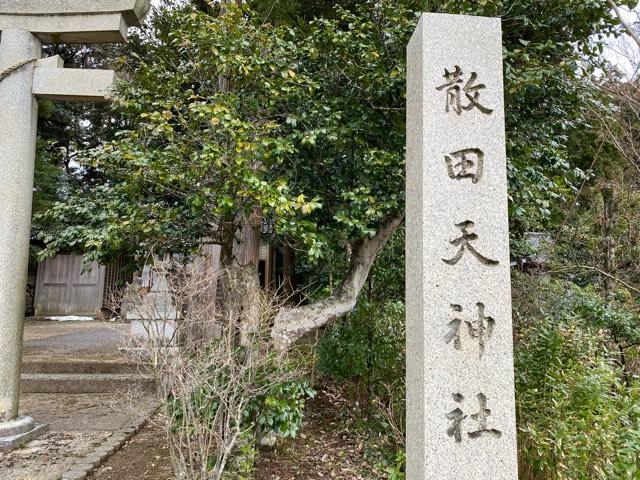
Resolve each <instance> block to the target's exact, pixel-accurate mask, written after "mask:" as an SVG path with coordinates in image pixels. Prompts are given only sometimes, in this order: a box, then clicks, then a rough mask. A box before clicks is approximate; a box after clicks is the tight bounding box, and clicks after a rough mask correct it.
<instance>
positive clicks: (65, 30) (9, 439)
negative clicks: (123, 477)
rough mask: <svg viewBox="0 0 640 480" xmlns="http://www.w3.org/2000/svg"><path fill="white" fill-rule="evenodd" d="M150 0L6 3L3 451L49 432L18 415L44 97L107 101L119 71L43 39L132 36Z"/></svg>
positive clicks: (1, 125)
mask: <svg viewBox="0 0 640 480" xmlns="http://www.w3.org/2000/svg"><path fill="white" fill-rule="evenodd" d="M148 10H149V0H100V1H98V2H91V1H86V0H0V30H1V31H2V37H1V38H0V132H1V133H0V451H2V450H6V449H9V448H13V447H15V446H17V445H19V444H20V443H24V442H25V441H27V440H29V439H31V438H33V436H34V435H35V434H37V433H38V432H41V431H42V426H41V425H37V424H35V423H34V422H33V420H32V419H30V418H29V417H20V418H18V404H19V402H18V400H19V392H20V367H21V357H22V330H23V323H24V308H25V298H26V297H25V292H26V283H27V265H28V260H29V235H30V230H31V201H32V196H33V173H34V165H35V147H36V129H37V119H38V103H37V98H39V97H41V98H49V99H56V100H74V101H88V100H92V101H96V100H106V96H107V94H108V92H109V90H110V89H111V88H112V87H113V82H114V72H110V71H90V70H71V69H69V70H67V69H63V68H62V67H63V65H62V61H61V59H60V58H59V57H52V58H47V59H41V58H40V56H41V44H42V43H43V42H44V43H78V42H80V43H84V42H92V43H97V42H118V41H120V42H121V41H124V40H125V39H126V36H127V29H128V28H129V27H130V26H137V25H140V22H141V21H142V18H143V17H144V15H145V14H146V13H147V11H148Z"/></svg>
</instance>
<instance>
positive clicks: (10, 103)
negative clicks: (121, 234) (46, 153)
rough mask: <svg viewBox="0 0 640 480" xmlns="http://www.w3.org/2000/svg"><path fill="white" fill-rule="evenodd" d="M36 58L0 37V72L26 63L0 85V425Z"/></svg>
mask: <svg viewBox="0 0 640 480" xmlns="http://www.w3.org/2000/svg"><path fill="white" fill-rule="evenodd" d="M38 58H40V40H38V38H37V37H36V36H35V35H33V34H32V33H30V32H27V31H25V30H4V31H3V32H2V38H1V40H0V72H2V71H5V70H6V69H8V68H10V67H13V66H16V65H21V64H22V63H24V62H28V63H25V64H24V65H23V66H21V67H19V68H18V69H17V70H15V71H14V72H13V73H12V74H11V75H9V76H7V77H6V78H5V79H4V80H3V81H0V106H1V108H0V129H1V132H0V219H2V221H1V222H0V379H1V381H0V423H2V422H6V421H9V420H13V419H15V418H16V417H17V416H18V395H19V392H20V366H21V357H22V329H23V324H24V309H25V292H26V285H27V267H28V265H29V235H30V230H31V198H32V196H33V170H34V165H35V149H36V127H37V120H38V104H37V102H36V99H35V97H34V96H33V95H32V93H31V88H32V79H33V70H34V67H35V61H36V59H38ZM1 433H2V432H1V430H0V436H2V435H1Z"/></svg>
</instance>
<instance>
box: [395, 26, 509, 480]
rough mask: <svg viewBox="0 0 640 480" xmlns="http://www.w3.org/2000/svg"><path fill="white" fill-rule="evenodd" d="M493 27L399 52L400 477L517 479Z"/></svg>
mask: <svg viewBox="0 0 640 480" xmlns="http://www.w3.org/2000/svg"><path fill="white" fill-rule="evenodd" d="M502 75H503V72H502V38H501V24H500V19H498V18H484V17H471V16H459V15H445V14H423V16H422V18H421V20H420V22H419V24H418V27H417V29H416V32H415V33H414V35H413V38H412V39H411V42H410V44H409V47H408V87H407V88H408V93H407V480H442V479H455V480H516V479H517V478H518V469H517V449H516V422H515V401H514V378H513V340H512V319H511V280H510V258H509V231H508V217H507V176H506V153H505V130H504V128H505V127H504V98H503V76H502Z"/></svg>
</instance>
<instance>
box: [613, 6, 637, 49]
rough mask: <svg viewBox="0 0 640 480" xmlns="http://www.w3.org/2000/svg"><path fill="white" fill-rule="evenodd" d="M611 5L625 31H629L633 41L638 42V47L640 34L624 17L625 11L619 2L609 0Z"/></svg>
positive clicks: (628, 33)
mask: <svg viewBox="0 0 640 480" xmlns="http://www.w3.org/2000/svg"><path fill="white" fill-rule="evenodd" d="M609 5H611V8H613V11H614V12H615V14H616V16H617V17H618V20H620V23H621V24H622V26H623V27H624V29H625V31H626V32H627V35H629V36H630V37H631V38H632V39H633V41H634V42H636V44H637V45H638V47H640V36H639V35H638V33H637V32H636V31H635V30H634V29H633V27H632V26H631V25H630V24H629V22H628V21H627V19H626V18H624V13H623V12H622V9H621V8H620V7H619V6H618V4H617V3H616V2H615V1H614V0H609Z"/></svg>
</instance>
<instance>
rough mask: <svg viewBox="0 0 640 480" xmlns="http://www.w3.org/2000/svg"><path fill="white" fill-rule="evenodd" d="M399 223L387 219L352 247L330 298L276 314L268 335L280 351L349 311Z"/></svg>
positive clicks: (399, 220) (399, 217)
mask: <svg viewBox="0 0 640 480" xmlns="http://www.w3.org/2000/svg"><path fill="white" fill-rule="evenodd" d="M403 222H404V216H403V215H400V214H398V215H396V216H394V217H391V218H389V219H388V220H387V221H386V223H385V224H384V225H383V226H382V227H381V229H380V230H379V231H378V233H376V235H375V236H374V237H373V238H363V239H360V240H358V241H357V242H355V243H354V244H353V245H352V253H351V261H350V263H349V270H348V271H347V275H346V278H345V280H344V282H343V283H342V284H341V285H340V286H339V287H338V288H337V289H336V291H335V292H334V293H333V294H332V295H331V296H330V297H328V298H325V299H323V300H320V301H318V302H316V303H313V304H311V305H303V306H300V307H295V308H290V309H283V310H281V311H280V313H278V315H277V316H276V318H275V322H274V326H273V329H272V331H271V335H272V337H273V338H274V340H275V341H276V343H277V345H278V347H279V348H280V349H281V350H286V349H288V348H289V347H291V345H293V343H294V342H295V341H296V340H298V339H300V338H301V337H303V336H304V335H305V334H307V333H309V332H311V331H313V330H315V329H317V328H320V327H322V326H324V325H326V324H328V323H330V322H333V321H334V320H337V319H338V318H341V317H343V316H344V315H346V314H347V313H349V312H350V311H351V310H353V308H354V307H355V306H356V303H357V301H358V295H359V294H360V291H361V290H362V287H363V286H364V284H365V282H366V281H367V277H368V276H369V271H370V270H371V266H372V265H373V262H374V261H375V258H376V255H377V254H378V252H379V251H380V249H381V248H382V247H383V246H384V245H385V244H386V243H387V241H388V240H389V238H391V235H393V233H394V232H395V231H396V230H397V229H398V227H399V226H400V225H402V223H403Z"/></svg>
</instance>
